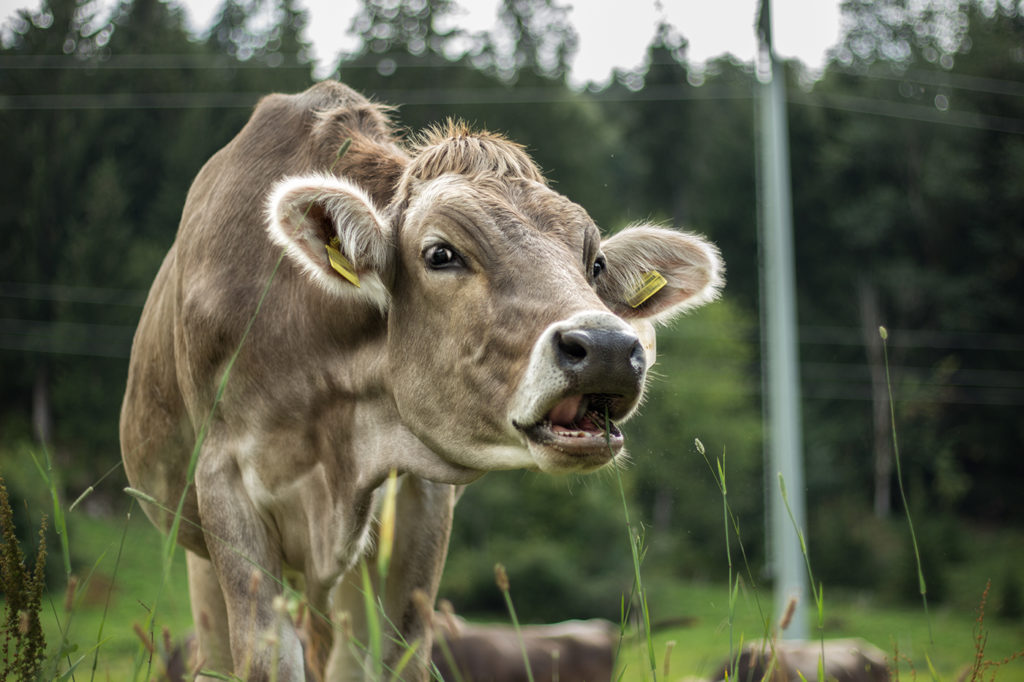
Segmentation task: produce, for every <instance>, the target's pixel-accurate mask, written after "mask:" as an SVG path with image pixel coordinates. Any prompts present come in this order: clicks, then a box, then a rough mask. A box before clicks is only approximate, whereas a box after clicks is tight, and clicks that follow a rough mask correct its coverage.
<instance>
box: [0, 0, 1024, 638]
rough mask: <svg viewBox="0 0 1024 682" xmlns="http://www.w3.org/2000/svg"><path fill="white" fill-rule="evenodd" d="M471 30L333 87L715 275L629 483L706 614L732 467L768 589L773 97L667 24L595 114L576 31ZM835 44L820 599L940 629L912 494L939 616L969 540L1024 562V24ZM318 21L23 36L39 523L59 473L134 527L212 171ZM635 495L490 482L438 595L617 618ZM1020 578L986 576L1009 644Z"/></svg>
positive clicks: (530, 13) (58, 14)
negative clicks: (170, 275)
mask: <svg viewBox="0 0 1024 682" xmlns="http://www.w3.org/2000/svg"><path fill="white" fill-rule="evenodd" d="M454 7H455V5H454V3H453V2H451V0H401V1H389V0H362V8H361V10H360V13H359V15H358V16H357V17H356V18H355V20H354V21H353V23H352V26H351V27H350V30H351V31H353V32H355V33H356V34H358V36H360V38H361V43H360V47H359V48H358V49H357V50H356V51H354V52H353V53H351V54H343V55H340V56H339V57H338V59H337V60H336V62H335V64H334V65H333V67H331V68H330V69H329V72H330V73H329V76H330V77H332V78H337V79H339V80H341V81H343V82H345V83H347V84H349V85H351V86H352V87H354V88H356V89H357V90H360V91H361V92H363V93H365V94H367V95H369V96H372V97H373V98H374V99H376V100H378V101H380V102H384V103H387V104H391V105H395V107H396V110H395V114H394V115H395V118H396V120H397V121H399V122H400V124H401V125H402V126H403V127H404V128H405V129H407V130H408V134H409V135H412V134H414V132H415V131H417V130H420V129H422V128H423V127H424V126H426V125H428V124H430V123H432V122H435V121H440V120H443V119H445V118H446V117H449V116H454V117H459V118H462V119H465V120H466V121H469V122H471V123H472V124H473V125H475V126H479V127H483V128H487V129H490V130H495V131H500V132H502V133H504V134H506V135H508V136H509V137H510V138H512V139H513V140H516V141H518V142H520V143H522V144H524V145H525V146H526V147H527V149H528V150H529V152H530V153H531V154H532V155H533V157H534V158H535V159H536V160H537V162H538V163H539V165H540V166H541V167H542V168H543V169H544V171H545V172H546V174H547V175H548V177H549V178H550V179H551V181H552V183H553V185H554V186H555V187H556V188H557V189H558V191H560V192H562V193H563V194H565V195H567V196H568V197H569V198H571V199H572V200H574V201H576V202H577V203H579V204H580V205H582V206H584V207H585V208H586V209H587V211H588V212H589V213H590V214H591V216H592V217H593V218H594V219H595V220H596V222H597V223H598V224H599V225H600V226H601V227H602V229H603V230H605V231H606V232H607V233H609V234H610V233H612V232H614V231H615V230H617V229H620V228H622V227H624V226H626V225H628V224H629V223H631V222H633V221H638V220H654V221H656V222H658V223H661V224H666V225H673V226H679V227H685V228H686V229H691V230H694V231H698V232H701V233H703V234H706V235H707V236H708V237H709V238H710V239H711V240H712V241H714V242H715V243H717V244H718V245H719V247H720V248H721V251H722V253H723V256H724V259H725V262H726V264H727V287H726V290H725V294H724V296H723V298H722V299H721V300H720V301H718V302H716V303H715V304H713V305H710V306H708V307H706V308H705V309H702V310H700V311H699V312H696V313H694V314H692V315H690V316H687V317H685V318H683V319H682V320H680V321H678V322H677V323H675V324H674V325H673V326H672V327H670V328H667V329H662V330H660V331H659V340H658V350H659V359H658V364H657V366H656V367H655V375H656V378H655V380H654V382H653V383H652V385H651V388H650V396H649V398H648V399H647V401H646V404H645V406H644V408H643V409H642V411H641V414H640V415H639V416H638V417H636V418H635V419H633V420H632V421H630V422H629V423H628V424H627V425H626V427H625V430H626V432H627V434H628V437H629V439H630V442H631V446H630V452H631V463H630V465H629V466H628V467H627V468H626V469H625V470H624V471H623V472H622V474H623V482H624V485H625V489H626V496H627V498H628V501H629V504H630V506H631V509H632V511H633V513H634V514H635V515H636V516H637V521H638V523H639V524H641V525H642V527H643V529H644V542H645V548H644V549H645V556H644V562H645V567H646V569H647V570H649V571H651V572H652V573H653V574H655V575H661V576H666V577H670V578H672V579H676V580H680V581H698V582H700V581H711V582H713V581H716V580H722V579H723V578H722V576H723V574H724V573H723V572H724V570H725V569H724V566H725V564H724V562H725V551H724V547H723V545H724V543H723V539H722V517H721V504H722V502H721V492H720V489H719V488H718V486H717V485H716V472H715V470H714V466H713V464H714V462H715V461H717V460H721V461H723V462H724V471H725V474H726V475H727V477H728V481H729V492H730V497H729V499H730V503H731V505H732V509H733V511H734V513H735V515H736V523H737V524H738V526H739V527H740V528H742V530H743V534H742V537H743V548H742V549H743V551H744V553H745V556H746V557H747V558H748V559H749V561H750V564H751V565H752V566H754V567H755V570H754V571H753V573H754V574H755V575H756V576H757V577H759V578H763V579H765V580H769V581H770V576H769V575H766V574H765V573H764V571H763V569H762V568H761V567H762V566H763V565H764V563H765V560H766V551H767V550H766V543H767V540H766V538H765V533H764V527H765V518H764V516H765V513H764V502H765V499H766V496H767V495H772V494H777V493H778V490H777V488H776V483H775V478H774V476H773V475H772V474H770V473H769V472H767V471H766V467H765V465H764V463H763V461H764V455H763V449H764V445H765V440H766V435H767V434H766V432H765V428H764V426H763V419H762V417H763V412H764V409H765V406H764V405H763V404H762V395H763V392H762V391H763V373H762V343H761V329H762V322H761V320H762V315H761V305H762V301H761V287H760V274H761V269H762V259H761V246H760V244H761V239H760V227H759V217H758V216H759V211H758V207H759V201H760V195H759V189H758V188H759V177H758V159H757V141H758V136H759V134H760V133H759V131H758V129H757V120H758V119H757V109H758V106H759V101H758V92H759V83H758V76H757V71H756V68H755V67H754V65H752V64H750V63H744V62H741V61H739V60H737V59H735V58H733V57H730V56H728V55H723V56H721V57H719V58H716V59H714V60H711V61H709V62H706V63H692V62H691V61H689V60H688V58H687V40H686V31H687V27H686V26H671V25H667V24H663V25H661V26H659V27H658V28H657V30H656V31H654V32H653V33H652V37H651V42H650V45H649V48H648V51H647V58H646V62H645V65H644V66H643V67H642V68H639V69H637V70H635V71H627V70H620V71H617V72H616V73H615V75H614V78H613V79H612V82H611V83H610V84H608V85H606V86H597V85H590V86H587V87H583V88H579V87H576V88H574V87H572V86H571V85H570V83H569V81H568V71H567V64H568V60H569V57H570V56H571V55H572V53H573V50H574V45H575V42H576V36H575V32H574V29H573V27H572V25H571V22H570V15H569V12H568V10H567V9H566V7H565V6H564V5H563V4H562V3H559V2H557V1H556V0H504V2H502V3H501V7H500V21H499V26H500V33H497V32H496V33H473V34H471V33H467V32H466V31H463V30H461V29H458V28H446V29H443V30H442V29H441V28H439V27H441V26H450V25H451V22H443V21H441V19H442V18H444V17H445V16H447V15H449V14H450V13H452V12H453V11H454ZM843 16H844V22H845V23H844V26H845V29H844V33H843V37H842V40H841V42H840V43H839V44H838V45H837V46H836V47H835V48H834V50H833V51H832V53H831V57H830V60H829V62H828V64H827V66H826V67H825V68H824V69H823V70H821V71H812V70H810V69H809V68H808V67H806V66H805V65H804V64H801V63H800V62H798V61H790V62H788V63H787V64H786V73H787V99H788V117H789V119H788V123H789V134H790V157H791V163H792V167H791V174H792V196H793V218H794V240H795V249H796V253H795V256H796V281H797V297H798V300H797V310H798V320H799V327H798V330H799V361H800V381H801V389H802V411H803V430H804V432H803V439H804V459H805V478H806V495H807V506H808V528H807V544H808V547H809V553H810V557H811V560H812V561H813V564H814V568H815V577H816V579H819V580H821V581H822V582H823V583H824V584H826V585H829V586H835V587H837V588H841V589H850V590H867V591H874V592H878V593H881V594H884V595H885V596H886V597H887V598H889V599H893V600H897V601H907V602H910V603H915V600H917V601H918V602H919V599H920V597H919V595H918V593H917V583H916V569H915V567H914V564H913V557H912V555H911V553H910V550H909V548H908V545H907V543H906V541H905V537H904V536H905V532H906V529H905V525H903V524H904V522H903V514H904V511H905V510H904V508H903V503H902V498H901V496H900V491H899V487H900V484H902V485H903V486H905V492H906V498H907V500H908V501H909V507H910V511H912V513H913V515H914V519H915V522H916V523H917V526H918V537H919V540H920V549H921V561H922V564H923V567H924V571H925V573H926V575H928V576H929V598H931V599H934V600H936V601H937V602H941V600H942V599H943V598H944V585H945V581H944V575H945V571H946V570H947V568H948V567H949V566H950V565H952V564H955V563H956V562H959V561H963V560H964V557H965V556H968V555H970V552H971V551H972V550H971V549H970V547H971V542H972V539H973V538H975V537H977V536H978V534H979V533H1010V534H1011V536H1012V537H1013V538H1016V539H1018V540H1019V539H1020V538H1021V533H1022V532H1024V495H1021V489H1022V485H1024V457H1022V452H1021V447H1022V443H1024V419H1022V418H1021V411H1022V407H1024V315H1022V308H1021V293H1020V292H1021V291H1024V8H1022V6H1021V5H1020V4H1019V3H1018V2H1015V1H1014V2H1010V1H1008V0H959V1H957V0H947V1H939V0H930V1H928V2H908V1H907V0H876V1H871V0H846V1H845V2H844V3H843ZM754 19H755V18H754V17H753V16H752V17H751V18H750V21H751V30H753V23H754ZM307 21H308V17H307V15H306V13H305V12H304V11H303V10H302V9H301V7H300V5H299V4H298V3H297V2H296V0H224V2H223V4H222V6H221V10H220V12H219V14H218V15H217V18H216V20H215V22H214V24H213V25H212V27H210V28H209V30H208V31H206V32H204V33H203V34H202V35H199V36H196V35H193V34H191V33H189V31H188V30H187V28H186V26H185V22H184V16H183V12H182V10H180V8H178V7H176V6H175V5H174V4H173V3H168V2H163V1H161V0H122V1H121V3H120V4H119V5H118V7H117V9H116V11H115V12H113V14H108V13H102V14H101V13H97V9H96V6H95V5H94V3H92V2H90V1H89V0H43V3H42V5H41V8H40V9H39V10H38V11H35V10H33V11H28V10H24V11H21V12H20V13H19V14H18V15H16V16H14V17H12V18H9V19H8V22H7V24H5V26H4V35H3V46H2V49H0V139H2V140H3V143H2V144H3V163H0V206H2V207H3V210H2V211H0V235H2V236H0V239H2V247H0V385H2V391H0V434H2V438H0V469H2V471H3V476H4V477H5V479H7V485H8V487H9V488H10V490H11V495H12V506H13V507H14V508H15V511H16V513H18V514H21V513H23V512H24V511H25V509H26V504H23V503H22V502H21V500H27V501H30V502H34V501H36V499H37V493H36V492H34V486H35V483H34V480H35V479H34V477H36V476H37V473H36V471H35V468H34V467H33V466H32V463H31V459H30V458H29V456H28V454H26V453H29V452H38V451H40V448H43V447H45V448H46V449H47V451H48V452H49V453H50V454H51V456H52V458H53V461H54V463H55V468H56V470H57V471H59V474H60V486H61V491H62V496H63V497H64V498H66V499H65V503H66V502H67V501H70V500H74V499H75V498H77V497H78V496H79V495H80V494H81V493H82V492H83V491H85V490H86V489H87V488H89V487H90V486H92V487H93V491H91V494H90V495H89V496H88V497H87V498H86V499H84V500H83V502H82V505H81V509H82V510H83V511H84V512H85V513H88V514H92V515H97V516H104V515H107V516H110V515H116V514H120V513H123V510H124V509H125V508H127V506H128V504H129V500H128V499H127V497H126V496H125V495H124V494H123V493H122V489H123V488H124V486H125V485H126V482H125V478H124V474H123V472H122V471H121V470H120V467H119V462H120V455H119V447H118V440H117V423H118V411H119V409H120V402H121V399H122V396H123V390H124V385H125V377H126V371H127V358H128V354H129V350H130V347H131V341H132V335H133V332H134V326H135V324H136V322H137V320H138V317H139V314H140V311H141V306H142V303H143V302H144V300H145V296H146V291H147V289H148V287H149V285H150V283H151V281H152V279H153V276H154V274H155V273H156V271H157V269H158V267H159V265H160V262H161V260H162V258H163V256H164V254H165V253H166V251H167V249H168V247H169V246H170V244H171V243H172V241H173V240H174V236H175V232H176V229H177V223H178V219H179V217H180V213H181V208H182V204H183V202H184V198H185V195H186V192H187V191H188V187H189V184H190V183H191V181H192V179H193V178H194V176H195V174H196V172H197V171H198V170H199V168H200V167H201V166H202V164H203V163H204V162H205V160H206V159H207V158H209V156H210V155H211V154H213V153H214V152H215V151H216V150H217V149H219V148H220V147H221V146H223V145H224V144H225V143H226V142H227V141H228V140H230V139H231V138H232V137H233V136H234V134H235V133H236V132H237V131H238V130H239V129H240V128H241V126H242V125H243V124H244V123H245V121H246V120H247V118H248V116H249V114H250V112H251V111H252V107H253V106H254V104H255V103H256V102H257V100H258V99H259V98H260V97H261V96H262V95H264V94H266V93H270V92H298V91H300V90H303V89H305V88H306V87H308V86H309V85H311V84H312V83H313V82H315V80H316V79H317V78H319V77H320V76H315V75H314V68H313V67H314V65H313V63H312V61H311V58H310V56H309V55H310V53H309V48H310V46H309V45H308V43H307V42H306V39H305V37H304V28H305V26H306V24H307ZM880 325H884V326H885V328H886V329H887V330H888V339H887V341H886V342H885V345H884V346H883V342H882V339H881V338H880V336H879V334H878V328H879V326H880ZM890 392H891V395H892V403H891V406H892V412H891V414H892V416H893V417H894V423H895V427H896V431H897V432H898V444H899V455H900V460H898V461H897V460H895V454H896V453H895V452H894V449H893V442H894V441H893V422H892V421H890V397H889V396H890ZM697 440H699V441H700V443H701V444H702V445H703V447H704V448H706V451H707V457H708V458H711V459H706V458H705V457H703V456H702V455H701V454H700V452H699V449H700V448H699V447H698V445H697V444H696V442H695V441H697ZM897 474H899V478H897ZM613 488H614V485H612V484H609V478H608V476H605V475H600V474H599V475H597V476H592V477H587V478H556V479H549V478H546V477H543V476H541V475H539V474H532V473H505V474H500V475H499V474H491V475H488V476H487V477H485V478H484V479H483V480H481V481H480V482H478V483H476V484H474V485H473V486H471V487H470V488H469V490H467V492H466V494H465V495H464V497H463V498H462V500H461V501H460V503H459V507H458V509H457V512H456V525H455V530H454V536H453V540H452V551H451V554H450V559H449V563H448V568H447V572H446V577H445V583H444V585H443V586H442V593H443V594H444V595H446V596H447V597H448V598H450V599H452V600H453V601H454V602H455V603H456V605H457V606H458V607H459V608H460V609H462V610H465V611H468V612H488V611H495V610H498V611H500V610H501V608H502V601H501V599H502V596H501V594H500V593H499V592H497V591H496V590H495V589H494V583H493V574H492V571H491V568H492V566H493V565H494V563H495V562H496V561H502V562H504V563H506V564H507V566H508V570H509V573H510V575H511V576H512V577H513V580H519V581H521V582H522V583H523V584H529V585H530V586H531V589H530V591H529V593H527V594H522V595H521V599H522V602H523V603H522V605H521V606H522V609H523V611H524V612H527V613H529V614H530V615H529V618H532V619H536V620H544V619H555V618H561V617H567V616H587V615H604V616H606V617H610V618H613V619H614V618H617V617H618V614H619V609H620V598H621V594H622V590H623V589H625V590H627V591H628V590H629V578H630V576H631V575H632V573H631V570H630V568H629V565H630V557H629V552H628V545H627V542H626V539H625V536H624V531H623V529H622V518H621V516H622V504H621V502H620V501H619V500H618V499H616V497H615V496H613V495H612V494H611V490H612V489H613ZM46 504H48V503H47V502H45V501H44V503H43V504H42V508H43V510H45V508H46ZM28 508H29V509H34V508H35V507H32V506H29V507H28ZM32 513H35V512H30V513H29V515H31V514H32ZM21 525H22V526H24V527H25V528H26V531H25V533H26V537H29V536H30V535H31V534H32V533H33V532H34V531H33V530H31V529H32V528H33V526H35V527H37V526H36V521H34V520H32V521H30V522H26V523H23V524H21ZM154 532H155V531H154ZM607 538H615V539H616V540H621V544H622V546H623V548H624V550H627V551H622V552H610V551H609V548H608V545H609V541H608V540H607ZM55 542H56V541H54V544H53V545H52V546H53V547H56V546H57V545H56V544H55ZM733 542H737V541H736V540H735V539H734V540H733ZM1014 557H1015V555H1014V554H1012V553H1010V554H1006V555H999V554H993V555H992V556H989V557H986V561H987V562H988V564H991V566H992V570H993V571H994V575H992V576H991V577H992V579H993V581H994V585H995V587H994V588H993V589H994V591H995V592H997V593H998V594H1000V595H1002V597H1001V599H1002V600H1003V601H1004V602H1005V608H1006V612H1007V613H1008V614H1010V615H1011V616H1013V615H1014V614H1016V615H1015V617H1016V618H1017V621H1018V622H1019V621H1020V618H1022V617H1024V616H1022V615H1021V612H1022V611H1024V603H1022V602H1024V599H1022V597H1021V594H1020V593H1021V589H1022V588H1024V574H1022V573H1021V572H1020V567H1019V564H1017V563H1015V558H1014ZM53 563H54V566H57V565H58V563H59V562H57V561H54V562H53ZM623 576H625V579H624V578H623ZM624 580H625V582H624ZM981 587H983V586H979V588H978V591H979V593H980V590H981ZM973 596H974V595H972V598H973ZM1014 600H1017V601H1016V602H1015V601H1014ZM666 615H667V614H666Z"/></svg>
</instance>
